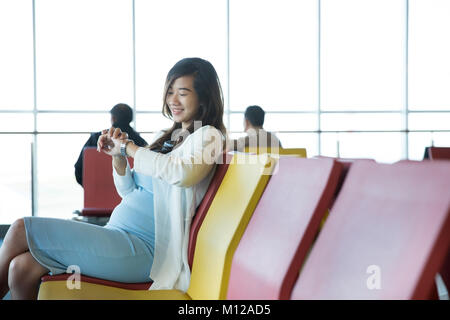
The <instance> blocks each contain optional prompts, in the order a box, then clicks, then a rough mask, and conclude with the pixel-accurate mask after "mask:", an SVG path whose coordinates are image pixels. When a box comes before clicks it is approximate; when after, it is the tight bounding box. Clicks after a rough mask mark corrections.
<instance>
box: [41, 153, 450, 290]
mask: <svg viewBox="0 0 450 320" xmlns="http://www.w3.org/2000/svg"><path fill="white" fill-rule="evenodd" d="M303 150H304V149H303ZM280 153H281V152H280ZM298 154H300V153H298ZM300 155H302V154H300ZM304 156H306V153H305V154H304ZM223 160H224V161H223V164H220V165H218V167H217V170H216V173H215V175H214V177H213V180H212V182H211V184H210V187H209V189H208V191H207V193H206V195H205V197H204V199H203V201H202V203H201V204H200V206H199V208H198V210H197V214H196V216H195V218H194V220H193V223H192V227H191V230H190V231H191V232H190V241H189V249H188V252H189V263H190V265H191V267H192V275H191V282H190V286H189V289H188V290H187V292H186V293H184V292H181V291H178V290H148V289H149V288H150V287H151V283H140V284H124V283H118V282H112V281H107V280H103V279H97V278H92V277H89V276H88V275H82V277H81V281H82V283H81V288H80V289H77V290H70V289H69V288H68V287H67V285H66V280H67V279H68V277H69V276H70V275H57V276H45V277H43V279H42V280H43V281H42V283H41V287H40V291H39V299H429V298H435V297H436V295H435V293H436V288H435V285H434V283H435V282H434V280H435V275H436V274H437V273H438V272H442V268H443V265H444V263H445V259H446V257H448V251H449V245H450V232H449V230H450V212H449V210H450V161H423V162H416V161H400V162H398V163H395V164H379V163H376V162H375V161H371V160H355V161H343V160H340V159H333V158H313V159H305V158H301V157H283V156H271V155H270V154H259V155H258V154H248V153H235V154H226V155H224V159H223ZM109 163H110V159H109ZM109 170H111V168H110V169H109ZM110 173H111V172H109V174H110ZM327 212H329V216H328V218H327V220H326V222H325V223H324V224H323V221H324V218H325V217H326V214H327ZM322 225H323V227H321V226H322ZM447 261H448V259H447ZM443 274H444V273H443Z"/></svg>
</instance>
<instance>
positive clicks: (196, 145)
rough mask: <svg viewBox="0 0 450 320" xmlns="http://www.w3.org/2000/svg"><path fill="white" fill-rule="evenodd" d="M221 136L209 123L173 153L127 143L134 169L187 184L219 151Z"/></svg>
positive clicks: (203, 173)
mask: <svg viewBox="0 0 450 320" xmlns="http://www.w3.org/2000/svg"><path fill="white" fill-rule="evenodd" d="M223 142H224V141H223V136H222V134H221V133H220V131H219V130H217V129H216V128H214V127H212V126H205V127H202V128H200V129H198V130H196V131H195V132H194V133H193V134H192V135H191V136H190V139H189V140H188V139H186V141H185V142H184V143H183V144H182V145H181V146H180V147H179V148H181V150H178V149H176V150H177V152H173V153H169V154H162V153H157V152H154V151H151V150H149V149H146V148H138V147H136V148H135V147H133V145H132V144H131V143H129V144H128V145H127V154H128V155H130V156H133V157H134V169H135V170H136V172H140V173H143V174H145V175H150V176H153V177H156V178H159V179H162V180H164V181H166V182H167V183H169V184H173V185H176V186H179V187H190V186H192V185H195V184H197V183H198V182H200V181H201V180H203V179H204V178H205V177H206V176H207V175H208V174H209V172H210V170H211V169H212V168H213V167H214V165H215V163H216V160H217V159H218V157H219V156H220V154H221V153H222V150H223Z"/></svg>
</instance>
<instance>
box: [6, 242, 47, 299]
mask: <svg viewBox="0 0 450 320" xmlns="http://www.w3.org/2000/svg"><path fill="white" fill-rule="evenodd" d="M48 272H49V270H48V269H47V268H45V267H43V266H42V265H41V264H40V263H39V262H37V261H36V259H34V258H33V256H32V255H31V253H30V252H29V251H28V252H25V253H22V254H20V255H18V256H16V257H15V258H14V259H12V261H11V263H10V264H9V272H8V285H9V288H10V292H11V299H14V300H31V299H37V296H38V292H39V284H40V282H41V281H40V280H41V277H42V276H43V275H44V274H47V273H48Z"/></svg>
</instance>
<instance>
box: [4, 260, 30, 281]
mask: <svg viewBox="0 0 450 320" xmlns="http://www.w3.org/2000/svg"><path fill="white" fill-rule="evenodd" d="M28 272H29V270H28V266H27V263H26V261H25V259H24V258H23V257H22V255H19V256H17V257H15V258H13V259H12V260H11V262H10V263H9V270H8V285H9V287H10V288H11V287H14V286H16V285H17V284H18V283H19V282H21V280H22V281H23V279H24V278H25V277H26V275H27V273H28Z"/></svg>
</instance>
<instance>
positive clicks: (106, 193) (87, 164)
mask: <svg viewBox="0 0 450 320" xmlns="http://www.w3.org/2000/svg"><path fill="white" fill-rule="evenodd" d="M128 162H129V163H130V166H131V167H133V158H128ZM83 163H84V165H83V189H84V190H83V192H84V193H83V195H84V200H83V201H84V206H83V209H82V210H81V211H77V212H75V213H76V214H78V216H77V217H75V218H74V220H78V221H85V222H92V223H96V224H100V225H104V224H105V223H106V222H107V221H108V219H109V217H110V216H111V213H112V211H113V210H114V208H115V207H116V206H117V205H118V204H119V203H120V201H121V198H120V196H119V194H118V193H117V191H116V187H115V185H114V180H113V177H112V170H113V168H112V160H111V157H110V156H108V155H107V154H104V153H103V152H97V148H95V147H88V148H85V149H84V158H83Z"/></svg>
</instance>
